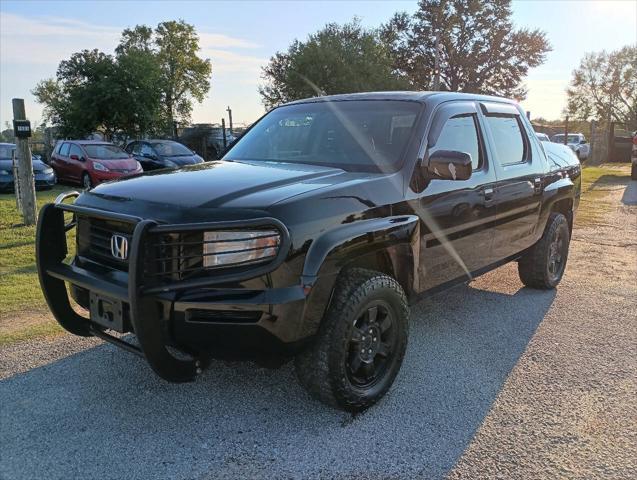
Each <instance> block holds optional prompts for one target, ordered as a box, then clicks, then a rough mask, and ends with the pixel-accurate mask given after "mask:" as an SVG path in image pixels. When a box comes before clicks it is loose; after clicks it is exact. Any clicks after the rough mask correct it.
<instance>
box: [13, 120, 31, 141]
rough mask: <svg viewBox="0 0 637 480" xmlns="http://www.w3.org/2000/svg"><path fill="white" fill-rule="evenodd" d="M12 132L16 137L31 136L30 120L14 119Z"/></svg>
mask: <svg viewBox="0 0 637 480" xmlns="http://www.w3.org/2000/svg"><path fill="white" fill-rule="evenodd" d="M13 134H14V135H15V136H16V137H17V138H29V137H30V136H31V122H30V121H29V120H14V121H13Z"/></svg>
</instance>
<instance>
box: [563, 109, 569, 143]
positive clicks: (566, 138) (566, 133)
mask: <svg viewBox="0 0 637 480" xmlns="http://www.w3.org/2000/svg"><path fill="white" fill-rule="evenodd" d="M564 145H568V115H566V122H565V123H564Z"/></svg>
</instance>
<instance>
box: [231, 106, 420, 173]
mask: <svg viewBox="0 0 637 480" xmlns="http://www.w3.org/2000/svg"><path fill="white" fill-rule="evenodd" d="M420 108H421V107H420V105H419V104H418V103H415V102H401V101H341V102H316V103H304V104H299V105H289V106H284V107H280V108H277V109H275V110H273V111H272V112H270V113H269V114H268V115H266V116H265V117H264V118H263V119H262V120H261V121H259V123H257V124H256V125H255V126H254V127H253V128H252V129H250V131H248V132H247V133H246V134H245V135H243V137H241V139H240V140H239V141H238V142H237V143H236V144H235V145H234V146H233V147H232V148H231V149H230V151H229V152H228V153H227V154H226V155H225V156H224V158H229V159H232V160H251V161H274V162H290V163H307V164H312V165H325V166H331V167H337V168H343V169H345V170H351V171H368V172H378V171H384V172H388V171H395V170H397V169H398V168H399V167H400V162H401V158H402V154H403V152H404V150H405V147H406V146H407V142H408V140H409V138H410V136H411V132H412V129H413V126H414V123H415V120H416V115H417V114H418V111H419V110H420Z"/></svg>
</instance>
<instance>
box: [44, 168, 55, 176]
mask: <svg viewBox="0 0 637 480" xmlns="http://www.w3.org/2000/svg"><path fill="white" fill-rule="evenodd" d="M42 173H44V174H45V175H51V174H52V173H53V169H52V168H45V169H44V170H42Z"/></svg>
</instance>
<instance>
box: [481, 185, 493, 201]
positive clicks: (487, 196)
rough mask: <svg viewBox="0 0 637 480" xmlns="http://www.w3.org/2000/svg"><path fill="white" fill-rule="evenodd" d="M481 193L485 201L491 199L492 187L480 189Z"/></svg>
mask: <svg viewBox="0 0 637 480" xmlns="http://www.w3.org/2000/svg"><path fill="white" fill-rule="evenodd" d="M482 195H483V196H484V199H485V200H486V201H489V200H492V199H493V188H491V187H487V188H484V189H482Z"/></svg>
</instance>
